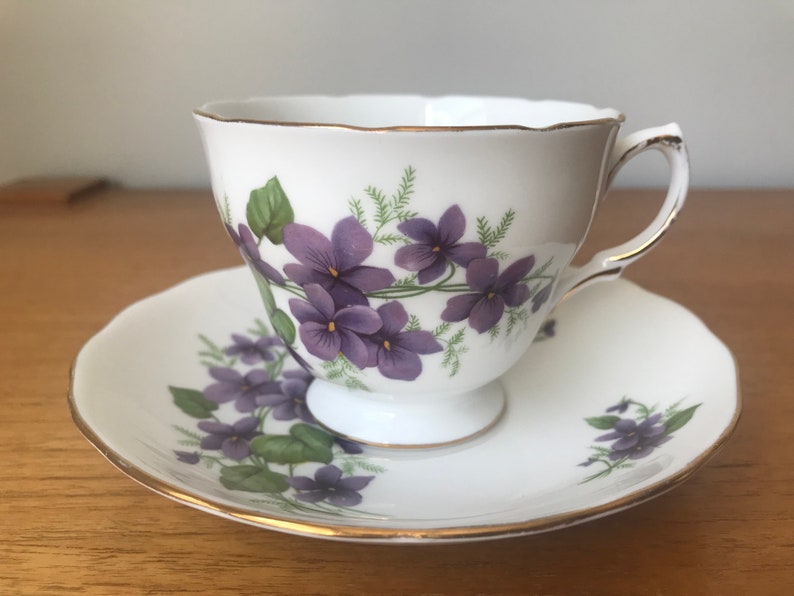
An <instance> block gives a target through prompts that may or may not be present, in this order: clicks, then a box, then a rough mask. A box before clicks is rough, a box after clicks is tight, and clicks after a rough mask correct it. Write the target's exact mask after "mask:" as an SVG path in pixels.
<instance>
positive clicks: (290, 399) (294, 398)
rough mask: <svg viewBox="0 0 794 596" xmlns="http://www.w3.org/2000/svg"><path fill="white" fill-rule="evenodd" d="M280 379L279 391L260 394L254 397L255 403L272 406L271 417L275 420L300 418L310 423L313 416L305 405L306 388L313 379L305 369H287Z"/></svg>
mask: <svg viewBox="0 0 794 596" xmlns="http://www.w3.org/2000/svg"><path fill="white" fill-rule="evenodd" d="M282 376H283V377H284V380H283V381H281V391H280V392H278V393H269V394H267V395H260V396H259V397H257V398H256V405H258V406H270V407H272V408H273V418H275V419H276V420H294V419H295V418H300V419H301V420H303V421H304V422H307V423H309V424H312V423H313V422H314V416H312V413H311V412H310V411H309V408H308V407H307V405H306V390H307V389H308V388H309V384H310V383H311V381H312V380H313V378H312V377H311V375H308V374H306V373H305V371H287V372H284V373H283V375H282Z"/></svg>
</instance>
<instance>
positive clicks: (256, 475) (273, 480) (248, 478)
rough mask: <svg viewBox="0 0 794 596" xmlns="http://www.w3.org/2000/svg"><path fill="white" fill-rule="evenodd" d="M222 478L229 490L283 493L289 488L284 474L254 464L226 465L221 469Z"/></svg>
mask: <svg viewBox="0 0 794 596" xmlns="http://www.w3.org/2000/svg"><path fill="white" fill-rule="evenodd" d="M220 480H221V484H223V486H225V487H226V488H228V489H229V490H244V491H247V492H251V493H283V492H284V491H285V490H287V489H288V488H289V484H288V483H287V476H285V475H284V474H279V473H278V472H272V471H271V470H268V469H267V468H260V467H259V466H252V465H238V466H226V467H224V468H223V469H222V470H221V478H220Z"/></svg>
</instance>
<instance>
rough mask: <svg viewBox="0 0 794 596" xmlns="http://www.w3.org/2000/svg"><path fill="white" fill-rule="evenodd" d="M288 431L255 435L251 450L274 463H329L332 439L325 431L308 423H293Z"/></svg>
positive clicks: (331, 455)
mask: <svg viewBox="0 0 794 596" xmlns="http://www.w3.org/2000/svg"><path fill="white" fill-rule="evenodd" d="M289 432H290V434H289V435H263V436H261V437H257V438H256V439H254V440H253V441H251V451H252V452H253V453H254V454H256V455H258V456H259V457H262V458H264V459H266V460H267V461H269V462H272V463H276V464H301V463H305V462H310V461H316V462H322V463H325V464H329V463H331V460H333V457H334V456H333V451H332V449H331V446H332V445H333V442H334V439H333V437H332V436H331V435H329V434H328V433H327V432H325V431H323V430H320V429H319V428H315V427H313V426H309V425H308V424H293V425H292V427H291V428H290V431H289Z"/></svg>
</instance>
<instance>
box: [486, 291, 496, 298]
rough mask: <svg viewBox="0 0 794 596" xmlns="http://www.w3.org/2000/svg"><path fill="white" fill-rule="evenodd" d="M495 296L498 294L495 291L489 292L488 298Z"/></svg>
mask: <svg viewBox="0 0 794 596" xmlns="http://www.w3.org/2000/svg"><path fill="white" fill-rule="evenodd" d="M494 296H496V294H495V293H494V292H488V296H487V298H488V300H490V299H491V298H493V297H494Z"/></svg>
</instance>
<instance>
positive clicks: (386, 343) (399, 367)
mask: <svg viewBox="0 0 794 596" xmlns="http://www.w3.org/2000/svg"><path fill="white" fill-rule="evenodd" d="M378 315H380V318H381V320H382V321H383V327H381V328H380V330H378V331H377V332H376V333H375V334H373V335H370V336H369V337H365V338H364V342H365V343H366V344H367V348H368V350H369V360H368V361H367V366H373V367H374V366H377V367H378V370H379V371H380V373H381V374H382V375H383V376H384V377H386V378H389V379H398V380H401V381H413V380H414V379H416V378H417V377H418V376H419V375H420V374H421V373H422V360H421V359H420V358H419V356H418V355H419V354H434V353H436V352H440V351H441V350H443V349H444V348H443V347H442V345H441V344H440V343H439V342H438V340H437V339H436V338H435V337H433V334H432V333H430V332H429V331H403V330H402V329H403V327H405V325H406V324H407V323H408V313H407V312H405V308H404V307H403V305H402V304H400V303H399V302H387V303H386V304H384V305H383V306H380V307H379V308H378Z"/></svg>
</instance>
